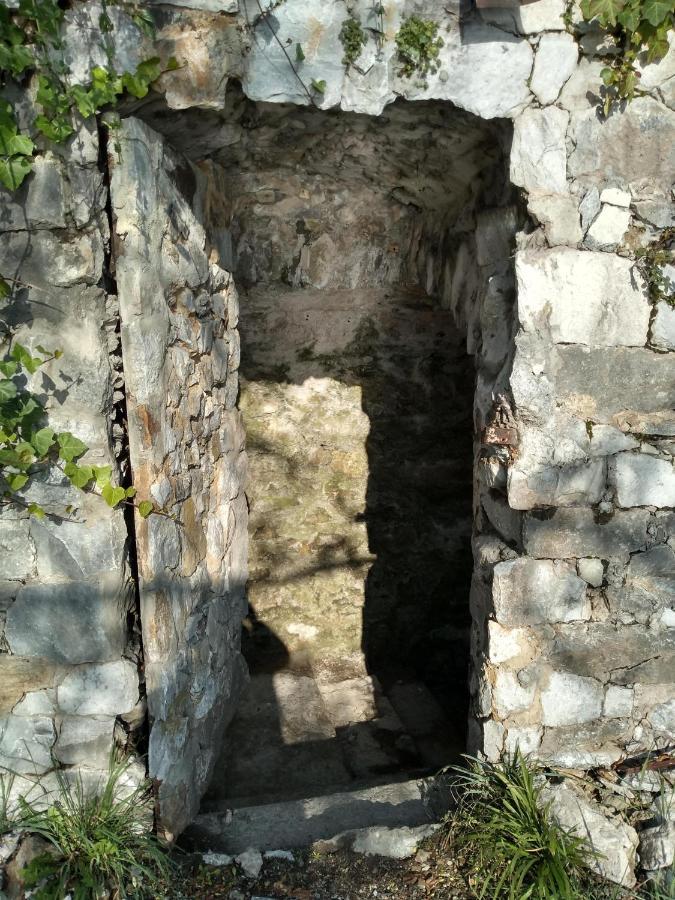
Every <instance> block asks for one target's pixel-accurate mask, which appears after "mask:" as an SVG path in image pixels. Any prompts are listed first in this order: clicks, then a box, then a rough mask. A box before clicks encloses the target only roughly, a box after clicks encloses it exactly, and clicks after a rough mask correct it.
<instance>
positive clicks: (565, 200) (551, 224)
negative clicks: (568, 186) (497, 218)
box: [527, 194, 583, 247]
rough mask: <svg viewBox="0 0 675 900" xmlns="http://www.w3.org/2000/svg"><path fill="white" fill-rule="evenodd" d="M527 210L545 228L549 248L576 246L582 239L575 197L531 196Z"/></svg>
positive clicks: (529, 196) (554, 195)
mask: <svg viewBox="0 0 675 900" xmlns="http://www.w3.org/2000/svg"><path fill="white" fill-rule="evenodd" d="M527 208H528V211H529V212H530V214H531V215H532V216H533V217H534V218H535V220H536V221H537V222H539V224H540V225H543V226H544V231H545V233H546V240H547V241H548V244H549V246H551V247H558V246H560V245H561V244H562V245H564V244H567V245H569V246H572V247H574V246H576V245H577V244H578V243H579V242H580V241H581V238H582V236H583V235H582V231H581V226H580V224H579V208H578V207H577V202H576V199H575V198H574V197H566V196H563V195H561V194H529V195H528V198H527Z"/></svg>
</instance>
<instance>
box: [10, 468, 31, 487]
mask: <svg viewBox="0 0 675 900" xmlns="http://www.w3.org/2000/svg"><path fill="white" fill-rule="evenodd" d="M27 481H28V475H24V474H23V472H20V473H19V474H18V475H10V476H9V477H8V478H7V484H8V485H9V489H10V491H20V490H21V488H22V487H23V486H24V485H25V483H26V482H27Z"/></svg>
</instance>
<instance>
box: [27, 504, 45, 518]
mask: <svg viewBox="0 0 675 900" xmlns="http://www.w3.org/2000/svg"><path fill="white" fill-rule="evenodd" d="M28 512H29V513H30V515H31V516H35V518H36V519H44V517H45V511H44V509H43V508H42V507H41V506H38V504H37V503H31V504H30V506H29V507H28Z"/></svg>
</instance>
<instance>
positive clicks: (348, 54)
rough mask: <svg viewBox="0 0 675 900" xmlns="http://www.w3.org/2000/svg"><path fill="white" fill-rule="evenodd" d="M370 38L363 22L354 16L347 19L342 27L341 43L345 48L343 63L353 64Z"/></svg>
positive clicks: (346, 64)
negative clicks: (362, 25) (363, 26)
mask: <svg viewBox="0 0 675 900" xmlns="http://www.w3.org/2000/svg"><path fill="white" fill-rule="evenodd" d="M367 42H368V38H367V36H366V33H365V31H364V30H363V28H362V27H361V23H360V22H359V20H358V19H355V18H354V16H350V17H349V18H348V19H345V20H344V22H343V23H342V28H341V29H340V43H341V44H342V49H343V50H344V56H343V57H342V63H343V65H345V66H347V68H349V66H351V65H353V63H355V62H356V60H357V59H358V58H359V56H360V55H361V50H362V48H363V47H364V46H365V45H366V44H367Z"/></svg>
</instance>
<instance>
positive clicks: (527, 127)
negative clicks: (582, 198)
mask: <svg viewBox="0 0 675 900" xmlns="http://www.w3.org/2000/svg"><path fill="white" fill-rule="evenodd" d="M568 122H569V113H568V112H566V111H565V110H562V109H558V108H557V107H555V106H551V107H547V108H546V109H526V110H525V111H524V112H522V113H521V114H520V116H518V118H517V119H516V120H515V123H514V129H513V143H512V145H511V181H512V182H513V183H514V184H516V185H518V186H519V187H522V188H525V190H526V191H539V192H542V193H550V194H564V193H566V192H567V152H566V149H565V136H566V134H567V124H568Z"/></svg>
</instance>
